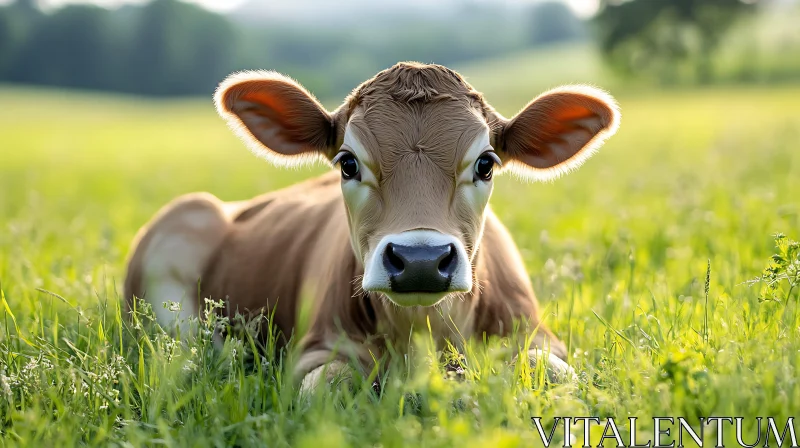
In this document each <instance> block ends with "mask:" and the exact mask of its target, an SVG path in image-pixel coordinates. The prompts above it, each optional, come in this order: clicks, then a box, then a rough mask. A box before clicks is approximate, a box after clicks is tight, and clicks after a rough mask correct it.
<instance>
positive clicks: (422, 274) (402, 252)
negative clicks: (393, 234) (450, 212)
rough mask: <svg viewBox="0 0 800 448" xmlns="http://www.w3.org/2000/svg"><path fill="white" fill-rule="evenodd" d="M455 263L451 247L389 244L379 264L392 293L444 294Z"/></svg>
mask: <svg viewBox="0 0 800 448" xmlns="http://www.w3.org/2000/svg"><path fill="white" fill-rule="evenodd" d="M457 264H458V257H457V252H456V248H455V246H454V245H453V244H445V245H442V246H402V245H399V244H392V243H389V244H387V245H386V250H384V252H383V265H384V266H385V267H386V270H387V272H388V273H389V281H390V284H391V288H392V292H398V293H410V292H444V291H447V290H448V288H449V287H450V282H451V280H452V278H453V272H455V270H456V267H457Z"/></svg>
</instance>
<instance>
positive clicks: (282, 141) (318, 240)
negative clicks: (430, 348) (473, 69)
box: [125, 63, 618, 387]
mask: <svg viewBox="0 0 800 448" xmlns="http://www.w3.org/2000/svg"><path fill="white" fill-rule="evenodd" d="M216 101H217V108H218V111H219V112H220V114H221V115H222V116H223V117H224V118H226V119H227V120H228V122H229V124H230V125H231V127H232V128H233V129H234V130H235V131H236V132H237V133H238V134H239V135H240V137H242V138H243V139H244V140H245V142H247V143H248V144H249V146H250V147H251V149H253V150H254V151H255V152H256V153H257V154H259V155H261V156H264V157H265V158H267V159H268V160H270V161H272V162H274V163H276V164H279V165H292V164H297V163H303V162H305V161H308V160H323V161H327V163H329V164H331V165H334V166H338V167H339V168H340V172H331V173H328V174H325V175H323V176H321V177H318V178H316V179H312V180H309V181H306V182H303V183H300V184H297V185H294V186H292V187H289V188H286V189H283V190H279V191H276V192H272V193H268V194H265V195H262V196H259V197H256V198H254V199H252V200H249V201H241V202H232V203H225V202H222V201H220V200H218V199H217V198H216V197H214V196H213V195H210V194H207V193H198V194H192V195H187V196H184V197H180V198H178V199H176V200H175V201H173V202H172V203H171V204H169V205H167V206H166V207H165V208H164V209H163V210H162V211H160V212H159V213H158V214H157V215H156V216H155V217H154V218H153V220H152V221H151V222H150V223H149V224H147V225H146V226H145V227H143V228H142V230H141V231H140V232H139V235H138V236H137V238H136V240H135V241H134V249H133V251H132V254H131V257H130V259H129V264H128V273H127V278H126V282H125V297H126V298H127V300H128V301H129V303H130V301H131V300H133V298H134V297H139V298H143V299H145V300H147V301H149V302H151V303H153V304H154V305H155V306H154V309H155V310H156V314H157V317H158V319H159V321H160V322H161V323H162V324H163V325H169V324H170V323H172V322H173V321H174V320H175V318H176V317H177V318H179V319H186V318H188V317H190V316H192V315H196V314H197V313H198V312H199V310H200V308H201V306H202V305H203V304H202V303H200V302H199V301H198V298H211V299H213V300H220V299H222V300H225V301H226V302H227V307H226V310H227V311H228V312H233V311H239V312H266V313H268V314H271V315H274V316H275V318H274V321H273V324H274V325H275V326H276V327H277V329H278V330H279V331H280V333H281V334H282V336H283V338H284V339H285V338H288V337H289V336H291V335H292V334H294V333H295V329H296V328H297V327H298V325H299V324H300V323H299V322H298V316H306V317H303V318H304V319H309V318H310V322H302V327H304V328H307V329H308V330H307V332H306V333H305V334H304V336H303V338H302V340H301V341H300V345H301V350H302V354H301V357H300V359H299V361H298V364H297V366H296V369H297V372H296V373H297V374H298V375H300V376H305V379H304V386H310V387H311V386H313V384H316V382H318V381H319V380H320V379H321V378H323V377H324V376H323V375H322V373H323V372H327V371H328V370H330V371H331V372H336V371H339V370H341V369H342V368H344V367H343V366H344V364H343V363H344V362H347V361H350V360H354V359H355V360H357V361H358V362H359V363H360V364H362V367H365V368H370V367H371V366H370V364H371V363H372V362H373V360H374V359H378V358H380V357H381V356H382V355H383V354H385V352H386V348H387V347H388V346H389V345H391V346H392V347H395V348H396V349H399V350H401V351H402V350H404V349H405V348H407V347H406V343H407V341H408V340H409V334H410V333H411V332H412V331H414V330H422V331H427V329H428V322H430V330H431V332H432V333H433V334H432V337H433V339H434V340H436V341H437V342H439V343H440V344H442V345H444V342H445V341H449V342H450V343H453V344H454V345H455V346H457V347H458V346H459V345H460V343H461V342H462V341H463V339H464V338H469V337H483V336H484V335H486V336H492V335H498V336H505V335H508V334H509V333H510V332H511V331H512V329H513V327H514V325H515V322H520V323H522V327H521V328H522V330H523V331H524V332H527V334H530V333H534V334H532V336H533V337H532V338H530V339H529V340H531V341H532V344H533V345H535V347H530V349H544V350H546V351H549V352H550V354H551V359H550V362H551V364H552V363H555V364H558V363H561V364H563V362H562V361H559V360H558V359H557V358H556V357H558V358H561V359H566V355H567V354H566V351H565V348H564V345H563V344H562V343H561V342H560V341H559V340H558V339H557V338H556V337H555V336H554V335H553V334H551V333H550V331H549V330H548V329H547V328H546V326H545V325H543V324H542V322H540V319H541V316H540V315H539V313H538V310H537V303H536V298H535V296H534V293H533V290H532V287H531V284H530V281H529V278H528V274H527V273H526V271H525V267H524V264H523V262H522V259H521V257H520V255H519V252H518V250H517V248H516V246H515V244H514V242H513V241H512V239H511V237H510V236H509V233H508V231H507V230H506V229H505V227H503V225H502V224H501V223H500V221H499V220H498V219H497V217H496V216H495V215H494V213H493V212H492V211H491V209H490V208H489V207H488V200H489V197H490V195H491V192H492V175H493V172H494V171H498V172H503V171H505V170H511V171H514V172H516V173H517V174H518V175H521V176H523V177H527V178H530V179H534V180H547V179H552V178H555V177H557V176H559V175H561V174H563V173H564V172H566V171H569V170H571V169H574V168H576V167H577V166H578V165H580V164H581V163H582V162H583V161H584V160H585V159H586V158H588V157H589V156H590V155H591V154H592V152H593V151H594V150H596V149H597V148H598V147H599V145H600V144H601V143H602V142H603V140H604V139H605V138H607V137H608V136H610V135H611V134H613V132H614V131H615V130H616V127H617V125H618V113H617V109H616V105H615V104H614V103H613V100H612V99H611V98H610V97H609V96H607V95H606V94H605V93H603V92H601V91H598V90H595V89H591V88H587V87H572V88H561V89H556V90H553V91H551V92H548V93H545V94H544V95H542V96H540V97H538V98H536V99H535V100H534V101H532V102H531V103H530V104H528V106H526V107H525V108H523V109H522V110H521V111H520V112H519V113H518V114H517V115H516V116H515V117H514V118H512V119H506V118H504V117H502V116H501V115H500V114H498V113H497V112H495V111H494V109H492V108H491V106H489V105H488V103H486V102H485V101H484V99H483V97H482V95H481V94H480V93H478V92H476V91H475V90H474V89H473V88H472V87H471V86H469V84H467V83H466V81H464V80H463V78H461V77H460V76H459V75H458V74H457V73H455V72H453V71H451V70H449V69H446V68H444V67H441V66H436V65H424V64H416V63H401V64H398V65H396V66H394V67H392V68H390V69H387V70H385V71H383V72H381V73H379V74H378V75H376V76H375V77H374V78H373V79H371V80H368V81H367V82H365V83H364V84H362V85H361V86H359V87H358V88H357V89H356V90H355V91H354V92H353V93H352V94H351V95H350V96H349V97H348V98H347V99H346V101H345V103H344V104H343V105H342V106H341V107H340V108H338V109H337V110H336V111H334V112H327V111H326V110H325V109H324V108H322V106H321V105H319V103H318V102H316V100H315V99H314V98H313V97H312V96H311V95H310V94H309V93H308V92H306V91H305V90H304V89H303V88H302V87H301V86H300V85H299V84H297V83H295V82H294V81H292V80H290V79H288V78H286V77H283V76H282V75H278V74H276V73H274V72H254V73H244V74H237V75H233V76H232V77H231V78H229V79H228V80H227V81H225V82H224V83H223V84H222V85H221V86H220V89H219V90H218V91H217V95H216ZM163 302H181V304H182V307H181V308H182V310H181V311H180V313H178V314H177V315H176V314H175V313H173V312H171V311H168V310H166V309H164V308H163V307H162V306H161V304H162V303H163ZM301 309H303V310H309V311H310V312H309V313H299V311H300V310H301ZM308 316H310V317H308ZM326 365H328V366H329V368H326V367H325V366H326Z"/></svg>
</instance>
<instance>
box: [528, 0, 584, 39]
mask: <svg viewBox="0 0 800 448" xmlns="http://www.w3.org/2000/svg"><path fill="white" fill-rule="evenodd" d="M530 14H531V19H530V24H529V32H528V41H529V42H530V43H531V44H534V45H541V44H548V43H552V42H559V41H567V40H573V39H576V38H578V37H580V36H581V34H582V31H583V24H582V23H581V21H580V19H578V18H577V17H576V16H575V14H573V13H572V10H571V9H569V7H568V6H567V5H565V4H564V3H562V2H556V1H548V2H544V3H538V4H535V5H534V6H533V7H531V12H530Z"/></svg>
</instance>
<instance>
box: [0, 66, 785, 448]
mask: <svg viewBox="0 0 800 448" xmlns="http://www.w3.org/2000/svg"><path fill="white" fill-rule="evenodd" d="M556 65H558V63H556ZM496 66H505V67H506V69H507V71H506V72H502V71H500V72H498V71H497V70H494V71H493V70H491V69H489V68H487V67H486V66H484V67H483V68H481V67H471V68H470V67H467V68H465V69H464V71H463V72H464V73H465V74H466V75H467V76H468V77H469V79H470V81H471V82H473V84H474V85H475V86H476V87H477V88H478V89H479V90H483V91H484V92H485V94H486V96H487V98H488V100H489V101H490V102H492V103H493V104H494V105H495V107H497V108H498V109H499V110H500V111H501V112H502V113H504V114H506V115H511V114H513V113H514V112H516V110H517V109H518V108H519V107H521V106H522V105H524V104H525V103H527V101H529V100H530V98H531V97H532V96H533V95H535V94H536V93H537V92H538V91H540V90H541V89H542V88H544V87H547V86H548V85H554V84H558V83H561V82H564V81H570V80H576V81H583V80H588V81H595V82H598V83H600V84H602V77H601V76H600V75H598V74H597V73H594V72H592V74H591V76H589V77H593V78H592V79H582V78H581V76H583V75H582V74H581V73H579V72H575V71H572V72H568V73H564V72H561V73H557V75H558V76H553V77H551V78H540V77H538V74H537V71H536V68H535V67H530V68H528V67H527V66H525V64H523V66H525V67H526V68H525V70H523V69H522V68H519V67H518V66H513V65H512V66H506V65H495V67H496ZM509 67H510V68H509ZM514 67H516V70H517V72H516V73H515V72H512V69H514ZM521 73H529V74H530V75H526V76H527V77H525V78H523V77H522V75H521ZM503 76H505V78H503ZM608 87H609V88H610V89H611V91H612V94H615V95H616V96H617V97H618V99H619V101H620V104H621V110H622V125H621V128H620V131H619V133H618V134H617V135H616V136H615V137H613V138H612V139H611V140H610V141H609V142H608V143H607V144H606V146H605V147H604V148H603V149H602V150H601V151H600V152H599V153H598V154H597V155H596V156H595V157H594V158H593V159H591V160H590V161H589V162H588V163H586V164H585V165H584V166H583V167H582V168H581V169H580V170H578V171H576V172H574V173H572V174H570V175H569V176H566V177H564V178H562V179H560V180H558V181H556V182H554V183H551V184H523V183H521V182H518V181H517V180H516V179H513V178H511V177H505V176H501V177H500V178H498V180H497V181H496V184H497V185H496V189H495V192H494V195H493V197H492V200H491V206H492V207H493V208H494V210H495V211H496V212H497V214H498V215H499V216H500V218H501V219H502V220H503V221H504V222H505V224H506V225H507V226H508V227H509V229H510V231H511V233H512V235H513V236H514V238H515V240H516V242H517V244H518V246H519V247H520V249H521V251H522V254H523V257H524V259H525V262H526V264H527V268H528V272H529V274H530V277H531V279H532V281H533V284H534V288H535V290H536V292H537V295H538V297H539V300H540V303H541V304H542V309H543V310H544V315H545V318H544V319H545V321H546V322H547V324H548V325H549V326H550V327H551V328H552V329H553V331H554V332H555V333H556V334H558V335H559V336H560V337H561V338H562V339H563V340H564V341H565V343H566V344H567V345H568V347H569V353H570V364H571V365H573V366H574V367H575V369H576V371H577V372H578V374H579V380H578V382H577V383H576V384H574V385H562V386H554V385H546V384H544V383H543V381H542V377H541V375H539V374H538V373H537V372H530V371H528V370H527V369H525V368H522V367H519V366H517V367H514V366H509V364H508V362H507V360H508V354H507V352H508V350H507V349H508V347H507V345H508V342H507V341H503V340H492V341H489V343H488V344H483V343H482V342H480V341H476V342H477V343H474V344H471V345H470V346H469V349H468V350H467V352H466V353H464V359H463V367H464V372H463V375H461V376H462V378H460V379H458V378H452V377H451V376H448V374H447V373H445V369H444V366H443V362H442V359H441V357H440V356H439V355H438V354H436V353H434V352H433V351H432V350H431V349H430V347H429V345H428V344H427V343H426V338H425V336H424V334H421V335H419V337H418V339H417V341H418V349H419V350H418V354H419V356H418V357H417V359H414V360H412V361H411V362H414V363H415V364H414V367H413V368H412V367H410V366H405V365H403V364H402V361H398V364H399V365H396V366H393V369H392V372H391V374H390V375H389V376H387V377H386V378H382V379H380V380H381V381H383V389H382V393H381V394H380V395H376V393H375V392H374V391H373V388H372V387H371V383H372V378H367V379H364V381H363V382H361V383H358V384H356V385H355V387H354V388H353V390H352V391H351V390H348V389H336V388H333V389H329V390H322V391H321V392H319V393H318V394H316V395H315V396H313V397H311V399H310V400H300V399H298V397H297V387H296V385H295V384H294V383H293V382H292V380H291V378H290V376H289V375H287V374H286V368H285V366H283V365H282V360H280V359H272V358H267V359H263V358H261V357H260V356H259V355H258V354H253V353H252V346H251V344H250V339H248V338H246V337H245V338H244V339H243V340H239V339H231V340H228V341H227V342H226V344H225V348H224V349H223V350H222V351H221V352H219V351H215V350H214V349H213V348H212V346H211V344H210V341H209V338H208V336H207V335H206V334H205V333H204V332H203V331H201V330H202V328H201V329H200V330H198V332H197V335H196V337H194V338H192V337H187V336H186V335H183V336H184V337H183V338H182V339H181V340H176V339H174V338H173V337H172V336H170V335H168V334H166V333H164V332H163V331H160V329H159V328H157V327H156V326H155V325H153V324H150V323H148V319H147V316H146V314H142V315H138V316H137V323H136V324H134V323H132V322H131V318H130V316H128V315H127V314H126V313H125V312H124V311H123V309H122V308H121V303H120V294H121V283H122V280H123V278H124V261H125V257H126V254H127V251H128V249H129V244H130V241H131V239H132V237H133V236H134V234H135V232H136V230H137V229H138V228H139V227H140V226H141V225H142V224H144V223H145V222H146V221H147V220H148V219H149V218H150V217H151V216H152V215H153V213H155V212H156V211H157V210H158V209H159V208H160V207H161V206H162V205H163V204H164V203H166V202H167V201H168V200H170V199H171V198H173V197H175V196H176V195H179V194H182V193H186V192H191V191H198V190H202V191H209V192H212V193H214V194H215V195H217V196H219V197H220V198H222V199H226V200H234V199H244V198H249V197H251V196H253V195H256V194H259V193H262V192H264V191H268V190H272V189H276V188H279V187H282V186H286V185H289V184H291V183H293V182H296V181H299V180H301V179H304V178H308V177H310V176H313V175H315V174H318V173H321V172H323V171H324V170H325V168H323V167H317V168H313V169H303V170H280V169H276V168H272V167H270V166H268V165H267V164H266V163H265V162H263V161H262V160H260V159H257V158H256V157H254V156H252V155H251V154H250V153H249V152H248V151H247V150H246V149H245V148H244V146H243V145H242V144H241V143H240V142H239V141H237V140H236V139H235V137H234V136H233V135H232V134H231V133H230V132H229V131H228V129H227V128H226V127H225V125H224V123H223V122H222V121H221V120H220V119H219V118H218V117H217V116H216V114H215V112H214V110H213V107H212V104H211V101H210V98H201V99H191V100H169V101H168V100H145V99H135V98H129V97H122V96H111V95H103V94H96V93H78V92H66V91H61V90H50V89H23V88H19V87H3V88H0V104H2V105H3V107H1V108H0V291H2V293H1V294H2V298H1V299H0V382H1V383H2V384H0V445H2V446H59V447H63V448H66V447H71V446H78V445H82V446H85V445H103V446H144V445H148V446H160V445H163V446H284V445H296V446H313V447H315V448H321V447H338V446H385V447H393V446H404V445H422V446H454V445H474V446H482V445H486V446H509V447H510V446H542V442H541V440H540V439H539V436H538V434H537V432H536V429H535V426H534V425H533V424H532V421H531V417H542V421H543V422H544V423H545V426H546V427H547V428H549V427H550V425H551V424H552V423H553V421H554V418H555V417H556V416H597V417H599V418H601V419H605V418H608V417H614V418H615V419H617V421H627V418H628V417H631V416H634V417H638V418H639V419H640V423H641V426H640V427H639V428H637V430H638V431H639V432H640V433H642V432H644V433H645V434H647V433H649V434H650V436H651V435H652V422H651V420H650V419H651V417H653V416H673V417H677V416H682V417H685V418H687V419H689V420H690V421H692V419H694V421H697V420H696V419H697V418H698V417H701V416H745V417H756V416H761V417H768V416H769V417H774V418H775V419H776V421H777V422H784V423H785V421H786V419H787V418H788V417H790V416H797V415H800V384H799V383H798V377H800V333H799V325H800V317H798V300H800V274H799V273H798V271H800V258H798V257H800V254H799V253H800V250H798V249H797V246H796V245H795V246H791V245H790V243H789V242H787V241H784V240H781V244H782V247H781V248H777V247H776V241H775V237H774V235H776V234H778V233H784V234H786V236H787V237H788V238H790V239H794V240H798V239H800V153H798V151H797V147H798V141H800V114H798V112H800V87H797V86H783V87H720V88H706V89H691V90H687V89H683V90H675V91H654V90H633V89H623V88H622V86H620V85H618V84H613V85H609V86H608ZM327 104H328V105H329V106H330V107H333V106H335V105H336V101H327ZM774 255H777V256H774ZM793 263H794V264H793ZM767 267H771V268H772V271H771V272H772V273H773V274H774V275H773V277H771V278H769V279H766V280H756V281H754V282H750V280H753V279H757V278H758V277H759V276H761V275H762V273H763V272H764V270H765V268H767ZM795 285H796V286H797V287H795ZM202 326H203V325H202V324H201V327H202ZM284 361H285V362H286V363H290V362H291V356H288V357H287V358H286V359H285V360H284ZM539 373H540V372H539ZM780 424H781V426H782V425H783V423H780ZM602 430H603V427H602V426H597V425H595V426H593V427H592V430H591V434H592V437H593V441H594V442H593V445H596V444H597V443H598V441H599V437H600V435H601V434H602ZM674 430H675V427H674V426H673V431H674ZM765 431H766V428H764V427H762V428H761V432H762V433H764V432H765ZM757 432H758V430H757V427H756V421H755V420H753V419H752V418H748V419H747V420H745V428H744V435H745V440H746V441H747V442H748V443H752V442H753V441H755V440H756V437H757V434H756V433H757ZM573 433H574V434H582V432H581V429H580V428H575V429H574V430H573ZM673 434H675V433H674V432H673ZM650 436H646V437H650ZM762 436H763V434H762ZM554 437H555V441H554V443H555V444H556V445H557V446H561V445H562V444H563V440H562V439H563V437H562V434H561V431H560V430H559V431H556V432H555V436H554ZM623 437H624V438H625V440H627V433H626V432H625V430H623ZM703 437H704V440H706V441H707V445H708V446H711V444H712V443H714V441H716V434H715V431H714V430H713V429H710V428H707V430H706V431H705V433H704V436H703ZM734 437H735V434H734V432H733V431H732V430H728V431H726V432H725V441H726V443H727V444H730V445H731V446H733V445H735V438H734ZM645 440H646V439H645ZM771 443H774V439H773V440H772V441H771ZM575 444H576V445H578V444H581V439H580V436H578V441H577V442H575ZM606 444H607V445H608V446H613V444H612V443H611V441H609V440H607V441H606ZM761 444H763V439H762V442H761ZM687 445H688V446H693V445H692V444H691V443H690V442H687Z"/></svg>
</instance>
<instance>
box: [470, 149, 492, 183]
mask: <svg viewBox="0 0 800 448" xmlns="http://www.w3.org/2000/svg"><path fill="white" fill-rule="evenodd" d="M495 163H497V156H496V155H495V154H494V153H484V154H483V155H482V156H480V157H478V160H476V161H475V179H476V180H478V179H480V180H482V181H489V180H491V179H492V172H493V171H494V165H495Z"/></svg>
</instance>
